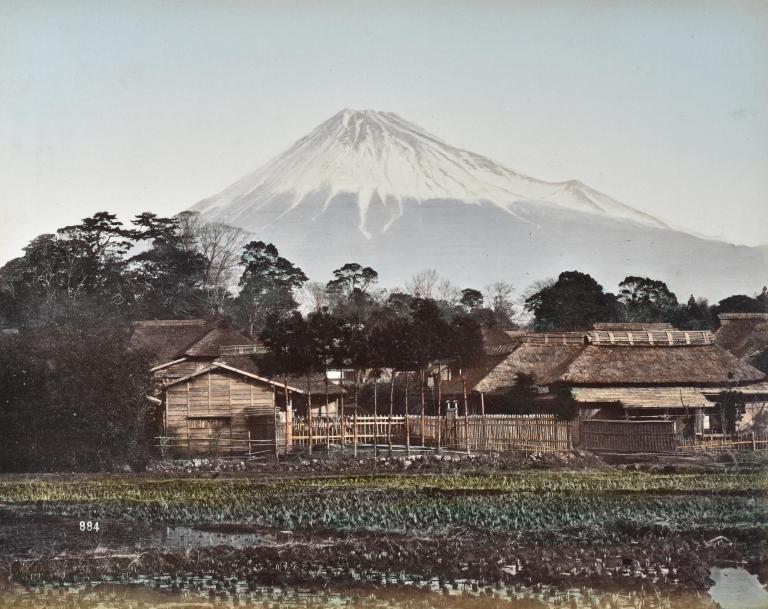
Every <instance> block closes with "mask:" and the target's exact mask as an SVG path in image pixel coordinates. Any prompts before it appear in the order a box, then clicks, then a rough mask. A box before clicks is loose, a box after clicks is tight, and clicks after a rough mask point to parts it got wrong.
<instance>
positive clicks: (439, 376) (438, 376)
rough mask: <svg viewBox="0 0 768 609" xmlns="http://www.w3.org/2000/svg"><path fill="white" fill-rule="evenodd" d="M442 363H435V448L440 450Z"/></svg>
mask: <svg viewBox="0 0 768 609" xmlns="http://www.w3.org/2000/svg"><path fill="white" fill-rule="evenodd" d="M442 376H443V365H442V364H440V363H438V364H437V450H438V451H439V450H440V439H441V438H440V436H441V435H442V433H441V432H442V424H441V423H442V422H441V421H440V411H441V410H442V407H443V385H442V382H441V381H442Z"/></svg>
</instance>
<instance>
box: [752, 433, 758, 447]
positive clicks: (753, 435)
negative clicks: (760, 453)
mask: <svg viewBox="0 0 768 609" xmlns="http://www.w3.org/2000/svg"><path fill="white" fill-rule="evenodd" d="M751 435H752V452H757V443H756V442H755V432H754V431H753V432H752V434H751Z"/></svg>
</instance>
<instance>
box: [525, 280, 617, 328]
mask: <svg viewBox="0 0 768 609" xmlns="http://www.w3.org/2000/svg"><path fill="white" fill-rule="evenodd" d="M525 309H526V310H527V311H529V312H531V313H533V315H534V327H535V328H536V329H537V330H544V331H546V330H563V331H567V330H588V329H590V328H591V327H592V325H593V324H594V323H595V322H598V321H614V320H615V319H616V317H617V306H616V297H615V296H614V295H613V294H610V293H609V294H606V293H605V292H604V291H603V287H602V286H601V285H600V284H599V283H597V281H595V280H594V279H593V278H592V277H591V276H590V275H587V274H585V273H580V272H579V271H567V272H564V273H560V276H559V277H558V279H557V281H556V282H555V283H554V284H552V285H551V286H546V287H544V288H542V289H541V290H539V291H538V292H536V293H534V294H532V295H531V296H529V297H528V298H526V299H525Z"/></svg>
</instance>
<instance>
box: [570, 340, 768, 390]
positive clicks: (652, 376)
mask: <svg viewBox="0 0 768 609" xmlns="http://www.w3.org/2000/svg"><path fill="white" fill-rule="evenodd" d="M764 378H765V375H764V374H763V373H762V372H760V371H759V370H757V369H755V368H753V367H752V366H750V365H748V364H746V363H745V362H743V361H741V360H740V359H739V358H737V357H736V356H735V355H733V354H732V353H729V352H728V351H726V350H725V349H722V348H720V347H718V346H717V345H702V346H689V347H669V346H664V347H660V346H655V347H627V346H602V345H590V346H588V347H586V348H585V349H584V350H583V351H582V352H581V353H580V354H579V356H578V357H577V358H575V359H574V360H573V361H572V362H570V365H569V366H568V369H567V370H566V371H564V373H563V374H562V376H561V377H560V380H562V381H564V382H566V383H569V384H574V385H723V386H728V385H729V384H731V383H734V382H746V383H750V382H757V381H761V380H763V379H764Z"/></svg>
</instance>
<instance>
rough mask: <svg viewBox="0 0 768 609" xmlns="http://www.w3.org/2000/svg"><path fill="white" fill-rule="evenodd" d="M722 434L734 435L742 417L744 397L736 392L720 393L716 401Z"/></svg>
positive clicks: (744, 408) (744, 409)
mask: <svg viewBox="0 0 768 609" xmlns="http://www.w3.org/2000/svg"><path fill="white" fill-rule="evenodd" d="M717 407H718V412H719V414H720V421H721V423H722V427H723V433H724V434H734V433H736V429H737V428H738V425H739V422H740V421H741V419H742V417H743V416H744V412H745V411H746V407H745V405H744V396H743V395H742V394H741V393H739V392H738V390H728V391H721V392H720V395H719V396H718V400H717Z"/></svg>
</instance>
